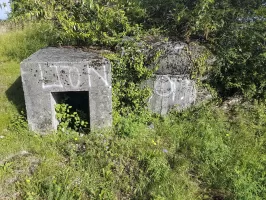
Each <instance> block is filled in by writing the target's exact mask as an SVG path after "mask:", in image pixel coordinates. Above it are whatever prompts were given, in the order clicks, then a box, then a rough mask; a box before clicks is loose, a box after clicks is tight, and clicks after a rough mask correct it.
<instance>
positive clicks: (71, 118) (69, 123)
mask: <svg viewBox="0 0 266 200" xmlns="http://www.w3.org/2000/svg"><path fill="white" fill-rule="evenodd" d="M71 108H72V106H70V105H68V104H64V103H62V104H56V105H55V112H56V119H57V120H58V122H59V124H58V126H57V129H58V130H59V131H62V132H68V131H70V130H71V129H73V130H74V131H77V132H80V131H82V130H83V129H85V128H87V126H88V122H87V121H86V120H85V119H84V118H82V116H84V114H82V111H72V110H71ZM78 112H79V113H78Z"/></svg>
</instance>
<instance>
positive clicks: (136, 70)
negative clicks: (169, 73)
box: [105, 38, 160, 124]
mask: <svg viewBox="0 0 266 200" xmlns="http://www.w3.org/2000/svg"><path fill="white" fill-rule="evenodd" d="M138 41H139V40H137V39H136V41H135V40H134V39H133V38H130V39H129V40H126V41H123V42H121V43H120V44H119V45H118V48H120V50H119V51H118V52H117V53H116V54H107V55H105V56H106V57H107V58H109V59H110V60H111V62H112V71H113V76H112V88H113V108H114V111H115V113H114V115H113V116H114V118H115V124H117V120H118V119H119V116H128V117H130V115H131V114H133V113H134V114H140V115H141V114H142V115H143V113H146V114H147V112H146V109H147V101H148V98H149V97H150V95H151V91H150V88H148V87H146V86H144V85H143V81H145V80H147V79H148V78H150V77H151V76H152V75H153V72H154V71H155V70H156V68H157V66H156V65H155V66H154V68H149V67H148V66H149V65H150V64H151V63H156V61H157V59H158V57H159V55H160V52H159V51H158V52H156V53H155V54H154V55H153V56H150V55H148V53H147V50H148V49H149V50H150V49H151V48H152V47H151V46H149V45H148V44H146V43H145V42H140V41H139V42H138ZM146 118H148V116H146ZM140 119H144V118H141V117H140Z"/></svg>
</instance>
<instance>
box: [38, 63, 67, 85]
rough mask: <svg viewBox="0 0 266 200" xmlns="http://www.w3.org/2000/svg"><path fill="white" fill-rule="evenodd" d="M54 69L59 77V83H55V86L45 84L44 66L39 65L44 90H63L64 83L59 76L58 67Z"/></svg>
mask: <svg viewBox="0 0 266 200" xmlns="http://www.w3.org/2000/svg"><path fill="white" fill-rule="evenodd" d="M54 68H55V71H56V75H57V77H58V81H57V82H55V83H53V84H45V82H44V81H45V80H44V76H43V71H42V66H41V65H40V64H39V70H40V73H41V80H42V88H43V89H49V88H54V87H60V88H63V85H62V83H61V81H60V76H59V73H58V66H54Z"/></svg>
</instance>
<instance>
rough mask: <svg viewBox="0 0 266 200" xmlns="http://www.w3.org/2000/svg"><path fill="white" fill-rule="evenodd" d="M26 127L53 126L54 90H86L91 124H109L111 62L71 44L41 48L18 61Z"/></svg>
mask: <svg viewBox="0 0 266 200" xmlns="http://www.w3.org/2000/svg"><path fill="white" fill-rule="evenodd" d="M21 76H22V82H23V90H24V96H25V102H26V109H27V117H28V123H29V127H30V129H31V130H33V131H40V132H45V131H49V130H52V129H56V126H57V120H56V118H55V110H54V105H55V104H56V99H54V97H53V95H52V93H53V92H69V91H88V96H89V102H88V104H89V117H90V128H91V129H94V128H101V127H107V126H111V124H112V87H111V65H110V62H109V61H108V60H107V59H104V58H102V57H100V56H99V55H97V54H96V53H88V52H83V51H81V50H77V49H73V48H54V47H49V48H45V49H41V50H39V51H38V52H36V53H34V54H33V55H31V56H30V57H29V58H28V59H26V60H24V61H23V62H22V63H21Z"/></svg>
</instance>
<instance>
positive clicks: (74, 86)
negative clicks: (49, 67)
mask: <svg viewBox="0 0 266 200" xmlns="http://www.w3.org/2000/svg"><path fill="white" fill-rule="evenodd" d="M73 70H75V71H76V74H77V76H78V80H77V83H76V85H74V84H73V81H72V77H71V72H72V71H73ZM79 75H80V74H79V70H78V68H76V67H74V68H70V70H69V82H70V84H71V86H72V87H73V88H77V87H78V86H79V85H80V77H79Z"/></svg>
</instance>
